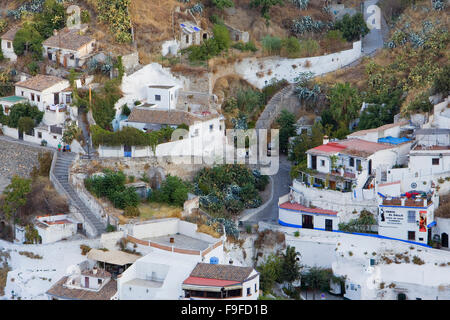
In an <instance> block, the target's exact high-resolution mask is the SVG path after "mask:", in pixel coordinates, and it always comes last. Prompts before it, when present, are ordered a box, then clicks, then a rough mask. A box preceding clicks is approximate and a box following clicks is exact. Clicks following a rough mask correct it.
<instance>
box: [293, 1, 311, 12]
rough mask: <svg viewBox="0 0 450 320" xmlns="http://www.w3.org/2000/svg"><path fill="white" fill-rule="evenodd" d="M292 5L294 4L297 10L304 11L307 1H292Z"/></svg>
mask: <svg viewBox="0 0 450 320" xmlns="http://www.w3.org/2000/svg"><path fill="white" fill-rule="evenodd" d="M292 3H293V4H295V5H296V6H297V7H298V8H299V9H301V10H305V9H306V8H308V4H309V0H292Z"/></svg>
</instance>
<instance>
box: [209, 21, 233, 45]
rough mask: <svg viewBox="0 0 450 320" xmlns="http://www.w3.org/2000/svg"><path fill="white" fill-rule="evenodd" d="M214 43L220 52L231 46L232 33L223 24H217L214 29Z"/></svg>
mask: <svg viewBox="0 0 450 320" xmlns="http://www.w3.org/2000/svg"><path fill="white" fill-rule="evenodd" d="M213 34H214V41H215V42H216V43H217V47H218V48H219V50H220V51H223V50H227V49H228V48H229V47H230V45H231V37H230V31H228V29H227V27H225V26H224V25H221V24H216V25H214V27H213Z"/></svg>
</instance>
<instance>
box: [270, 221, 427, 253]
mask: <svg viewBox="0 0 450 320" xmlns="http://www.w3.org/2000/svg"><path fill="white" fill-rule="evenodd" d="M278 223H279V224H280V225H282V226H284V227H291V228H302V226H301V225H296V224H290V223H286V222H283V221H281V220H280V219H278ZM310 230H321V231H325V229H322V228H313V229H310ZM329 232H339V233H347V234H354V235H358V236H365V237H373V238H379V239H387V240H396V241H402V242H406V243H411V244H416V245H419V246H422V247H427V248H431V246H429V245H426V244H423V243H420V242H415V241H410V240H403V239H397V238H390V237H386V236H381V235H379V234H370V233H358V232H345V231H342V230H333V231H329Z"/></svg>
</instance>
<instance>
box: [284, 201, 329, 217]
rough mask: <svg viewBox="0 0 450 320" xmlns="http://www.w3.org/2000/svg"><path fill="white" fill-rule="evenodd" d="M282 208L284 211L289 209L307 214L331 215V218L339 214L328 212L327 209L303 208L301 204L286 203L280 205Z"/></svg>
mask: <svg viewBox="0 0 450 320" xmlns="http://www.w3.org/2000/svg"><path fill="white" fill-rule="evenodd" d="M280 208H282V209H288V210H295V211H302V212H305V213H313V214H314V213H315V214H326V215H330V216H336V215H337V212H336V211H332V210H326V209H321V208H308V207H305V206H302V205H301V204H299V203H290V202H289V201H288V202H285V203H282V204H280Z"/></svg>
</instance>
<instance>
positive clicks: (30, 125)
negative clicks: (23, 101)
mask: <svg viewBox="0 0 450 320" xmlns="http://www.w3.org/2000/svg"><path fill="white" fill-rule="evenodd" d="M35 125H36V124H35V122H34V120H33V119H31V118H30V117H22V118H20V119H19V122H18V129H19V131H21V132H25V133H26V134H30V133H31V131H32V130H33V129H34V127H35Z"/></svg>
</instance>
